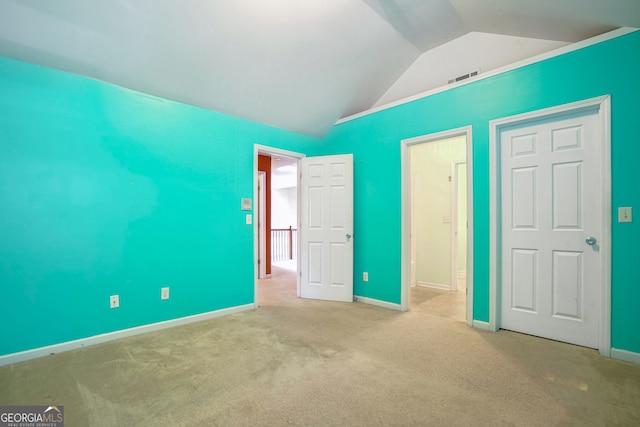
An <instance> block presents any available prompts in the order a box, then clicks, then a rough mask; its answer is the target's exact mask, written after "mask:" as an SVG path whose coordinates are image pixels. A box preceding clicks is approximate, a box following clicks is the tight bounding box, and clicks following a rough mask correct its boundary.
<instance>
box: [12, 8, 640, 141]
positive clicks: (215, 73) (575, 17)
mask: <svg viewBox="0 0 640 427" xmlns="http://www.w3.org/2000/svg"><path fill="white" fill-rule="evenodd" d="M622 26H630V27H640V1H639V0H608V1H602V0H563V1H555V0H538V1H529V0H483V1H477V0H322V1H319V0H295V1H294V0H269V1H256V0H233V1H229V0H210V1H201V0H182V1H180V2H177V1H174V0H111V1H104V0H82V1H78V0H29V1H26V0H0V55H3V56H7V57H10V58H15V59H18V60H22V61H27V62H31V63H35V64H39V65H43V66H47V67H51V68H55V69H59V70H63V71H67V72H71V73H75V74H79V75H83V76H87V77H91V78H95V79H99V80H103V81H106V82H109V83H113V84H116V85H119V86H122V87H126V88H130V89H134V90H138V91H141V92H145V93H149V94H152V95H156V96H160V97H163V98H168V99H173V100H176V101H180V102H184V103H188V104H192V105H197V106H200V107H203V108H208V109H211V110H215V111H219V112H223V113H227V114H231V115H235V116H238V117H242V118H246V119H249V120H253V121H257V122H261V123H265V124H269V125H273V126H276V127H280V128H284V129H289V130H293V131H296V132H301V133H304V134H308V135H314V136H322V135H323V134H325V133H326V132H327V131H328V130H329V129H330V128H331V126H332V125H333V124H334V123H335V122H336V120H337V119H339V118H341V117H345V116H348V115H351V114H354V113H358V112H361V111H363V110H366V109H368V108H370V107H372V106H373V105H377V104H379V103H380V102H382V101H381V100H385V99H386V100H393V98H394V95H393V93H396V95H395V98H397V97H398V96H408V95H407V94H411V92H413V93H414V94H415V93H418V92H421V91H423V90H425V85H426V86H429V85H440V84H443V83H445V82H442V83H440V82H441V81H442V80H443V79H444V76H445V74H444V71H443V70H444V68H443V67H445V68H446V67H448V68H446V69H447V73H453V72H456V71H457V68H456V66H455V65H456V64H458V63H459V64H460V65H459V66H458V69H462V67H463V62H464V61H462V58H464V57H465V49H467V53H472V51H473V49H474V46H476V47H477V45H478V42H477V41H476V42H471V41H469V40H470V37H474V36H473V34H481V33H492V35H493V36H495V37H500V35H502V36H512V37H516V38H522V40H525V41H526V42H527V43H528V44H529V50H528V51H527V50H523V49H522V48H521V46H523V45H524V44H525V43H522V42H521V41H520V42H518V40H511V39H510V41H508V42H505V41H506V40H507V39H504V41H500V42H499V41H497V40H496V41H495V42H496V43H498V44H499V43H502V46H504V48H501V56H500V60H499V61H497V59H496V60H493V61H492V60H490V58H487V59H485V60H484V62H482V61H481V60H480V59H478V61H480V62H482V63H483V64H494V65H495V64H497V63H498V62H500V64H498V66H500V65H504V63H505V61H506V63H508V62H513V61H515V60H517V59H521V57H522V55H528V54H530V53H531V52H533V53H536V52H538V51H540V50H545V49H547V50H548V49H552V48H554V47H556V46H557V44H553V43H551V44H549V42H547V41H549V40H550V41H556V42H559V43H566V42H575V41H579V40H583V39H585V38H588V37H591V36H594V35H597V34H601V33H603V32H606V31H609V30H612V29H615V28H619V27H622ZM474 32H475V33H474ZM463 37H466V39H465V38H463ZM477 37H482V36H480V35H479V36H477ZM459 39H460V40H466V41H465V42H464V43H461V42H460V43H457V45H456V46H457V51H456V54H455V55H448V54H447V51H446V50H444V49H443V48H444V47H446V46H447V43H451V42H454V43H455V40H459ZM537 39H540V40H537ZM483 40H486V35H485V38H484V39H483ZM439 48H440V49H439ZM461 49H462V52H460V50H461ZM434 52H436V53H437V55H436V54H435V53H434ZM490 54H491V49H487V55H490ZM418 59H420V60H419V61H417V60H418ZM467 62H468V61H467ZM412 64H414V65H413V68H412ZM494 65H484V66H479V67H478V68H486V67H491V66H494ZM471 66H475V65H474V64H466V65H464V67H471ZM416 67H419V68H416ZM417 69H419V71H420V75H424V76H425V78H424V79H420V78H415V77H411V75H412V73H413V74H416V71H415V70H417ZM412 70H413V71H412ZM484 71H487V70H486V69H485V70H484ZM407 75H409V76H410V77H411V78H408V77H407ZM431 75H433V76H438V79H434V78H431V79H430V76H431ZM451 77H453V76H451ZM398 85H400V86H401V87H402V90H401V91H395V92H394V90H393V88H394V87H398ZM427 89H428V87H427ZM389 91H391V93H390V92H389ZM398 94H400V95H398Z"/></svg>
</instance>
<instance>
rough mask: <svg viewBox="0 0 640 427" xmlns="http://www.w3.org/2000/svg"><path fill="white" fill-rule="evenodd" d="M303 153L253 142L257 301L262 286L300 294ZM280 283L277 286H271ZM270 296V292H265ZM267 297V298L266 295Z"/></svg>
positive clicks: (276, 291) (275, 292) (272, 292)
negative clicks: (299, 170)
mask: <svg viewBox="0 0 640 427" xmlns="http://www.w3.org/2000/svg"><path fill="white" fill-rule="evenodd" d="M303 157H304V154H301V153H296V152H292V151H287V150H281V149H277V148H273V147H267V146H261V145H255V146H254V183H255V187H254V200H256V202H257V203H256V212H255V215H256V218H257V221H255V222H254V260H255V264H254V265H255V266H256V271H257V274H256V275H255V278H256V279H255V283H254V305H255V306H256V308H257V307H258V306H259V305H260V301H261V299H260V298H259V297H260V295H259V294H260V292H259V289H261V288H262V289H263V290H265V291H266V290H268V292H264V293H265V294H266V293H268V294H269V296H268V298H272V297H273V296H277V295H281V296H285V297H286V296H289V297H299V296H300V283H299V275H298V274H297V271H299V256H298V254H297V248H298V247H299V236H298V233H297V224H299V223H300V221H299V210H300V209H299V200H300V189H299V186H298V176H299V174H298V167H299V166H298V164H299V161H300V159H301V158H303ZM275 287H277V289H272V288H275ZM263 296H264V297H265V298H267V295H263ZM263 299H264V298H263Z"/></svg>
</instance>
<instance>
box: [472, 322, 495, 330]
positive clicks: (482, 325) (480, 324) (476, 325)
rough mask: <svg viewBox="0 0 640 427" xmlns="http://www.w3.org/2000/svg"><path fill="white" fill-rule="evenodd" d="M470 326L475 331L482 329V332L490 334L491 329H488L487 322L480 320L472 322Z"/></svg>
mask: <svg viewBox="0 0 640 427" xmlns="http://www.w3.org/2000/svg"><path fill="white" fill-rule="evenodd" d="M471 326H473V327H474V328H476V329H482V330H483V331H489V332H491V328H490V327H489V322H483V321H482V320H474V321H473V322H472V323H471Z"/></svg>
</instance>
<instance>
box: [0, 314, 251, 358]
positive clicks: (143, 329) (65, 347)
mask: <svg viewBox="0 0 640 427" xmlns="http://www.w3.org/2000/svg"><path fill="white" fill-rule="evenodd" d="M253 309H254V306H253V304H245V305H239V306H236V307H230V308H223V309H221V310H215V311H210V312H207V313H201V314H194V315H192V316H186V317H180V318H178V319H172V320H165V321H163V322H157V323H151V324H149V325H143V326H138V327H135V328H129V329H123V330H121V331H115V332H109V333H106V334H100V335H94V336H92V337H88V338H81V339H78V340H73V341H67V342H64V343H60V344H53V345H49V346H46V347H40V348H35V349H33V350H26V351H21V352H19V353H12V354H7V355H4V356H0V366H5V365H11V364H13V363H18V362H24V361H27V360H31V359H36V358H39V357H43V356H48V355H50V354H56V353H63V352H65V351H70V350H76V349H79V348H84V347H89V346H92V345H96V344H102V343H105V342H109V341H114V340H117V339H120V338H126V337H132V336H134V335H140V334H146V333H148V332H154V331H159V330H162V329H168V328H173V327H175V326H182V325H187V324H189V323H195V322H201V321H203V320H209V319H214V318H216V317H221V316H227V315H229V314H235V313H241V312H243V311H248V310H253Z"/></svg>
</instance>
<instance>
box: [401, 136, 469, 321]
mask: <svg viewBox="0 0 640 427" xmlns="http://www.w3.org/2000/svg"><path fill="white" fill-rule="evenodd" d="M456 137H465V138H466V162H467V298H466V318H467V325H469V326H473V130H472V127H471V126H464V127H460V128H456V129H451V130H446V131H442V132H436V133H432V134H428V135H423V136H418V137H415V138H409V139H404V140H402V141H400V182H401V184H400V185H401V196H402V202H401V210H402V212H401V223H402V235H401V241H402V243H401V244H402V246H401V255H400V257H401V262H402V265H401V279H400V283H401V291H400V292H401V296H400V305H401V307H402V310H403V311H409V309H410V300H411V299H410V292H411V167H410V165H411V162H410V161H409V160H410V158H409V149H410V148H411V147H412V146H414V145H419V144H424V143H429V142H435V141H441V140H443V139H450V138H456Z"/></svg>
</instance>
